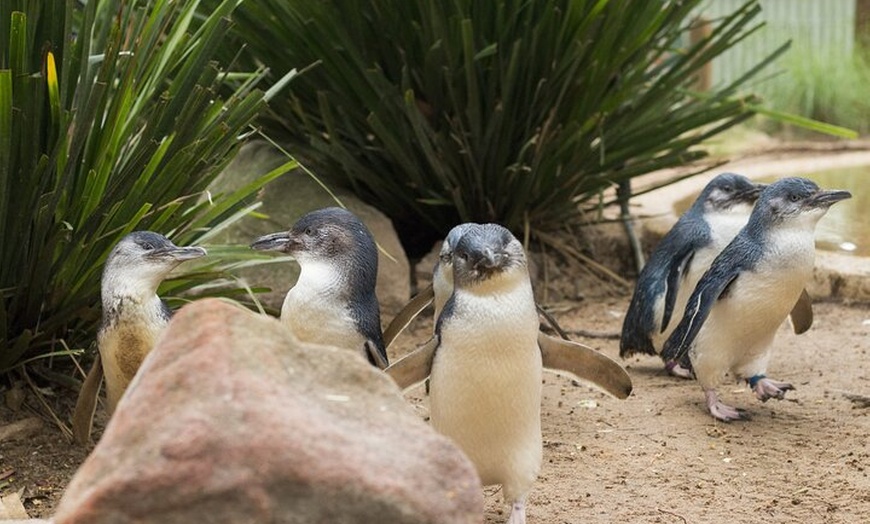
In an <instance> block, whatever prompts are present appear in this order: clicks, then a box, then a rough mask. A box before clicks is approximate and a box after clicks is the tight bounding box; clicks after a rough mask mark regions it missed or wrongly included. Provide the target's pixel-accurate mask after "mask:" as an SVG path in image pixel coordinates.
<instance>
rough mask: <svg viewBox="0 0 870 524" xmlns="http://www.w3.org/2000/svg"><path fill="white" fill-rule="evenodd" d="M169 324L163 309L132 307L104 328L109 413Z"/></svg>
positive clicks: (100, 343)
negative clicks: (152, 309) (164, 316)
mask: <svg viewBox="0 0 870 524" xmlns="http://www.w3.org/2000/svg"><path fill="white" fill-rule="evenodd" d="M166 324H167V321H166V319H165V318H163V315H162V312H161V311H160V310H159V308H158V309H156V310H154V311H151V310H150V309H148V310H146V309H138V308H130V307H128V308H126V309H125V311H124V312H123V313H122V314H121V316H120V317H119V318H118V319H116V320H115V321H114V322H113V323H112V324H111V325H110V326H106V327H104V328H103V329H101V330H100V332H99V334H98V335H97V345H98V347H99V350H100V360H101V361H102V366H103V376H104V377H105V379H106V398H107V401H108V407H107V408H108V411H109V413H112V412H114V410H115V406H117V404H118V401H119V400H120V399H121V396H122V395H123V394H124V391H125V390H126V389H127V386H128V385H129V384H130V381H131V380H133V377H134V376H135V375H136V372H137V371H138V370H139V367H140V366H141V365H142V361H143V360H144V359H145V357H146V356H147V355H148V353H149V352H150V351H151V349H152V348H153V347H154V343H155V342H156V341H157V337H159V336H160V333H161V332H162V331H163V328H165V327H166Z"/></svg>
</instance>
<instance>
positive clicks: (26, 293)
mask: <svg viewBox="0 0 870 524" xmlns="http://www.w3.org/2000/svg"><path fill="white" fill-rule="evenodd" d="M237 3H238V1H237V0H234V1H222V2H217V3H216V4H215V5H214V6H212V7H213V9H211V10H209V12H208V14H207V16H205V17H204V18H202V19H201V20H199V21H198V24H199V25H198V27H196V28H195V29H194V28H193V27H192V26H191V21H192V20H193V19H194V16H195V15H196V9H197V7H198V5H199V2H171V1H165V0H153V1H145V0H89V1H88V2H86V3H82V2H78V1H74V0H63V1H61V0H45V1H38V0H3V2H0V37H2V38H0V239H2V246H0V296H2V301H0V373H2V372H4V371H6V370H8V369H10V368H11V367H13V366H15V365H17V364H21V363H22V362H25V361H26V360H27V359H30V358H39V357H40V356H45V355H46V354H50V352H51V351H52V350H55V349H60V348H62V347H63V345H62V344H60V342H61V341H63V342H64V343H65V344H67V345H68V346H71V347H81V345H87V344H89V343H90V342H91V340H92V339H93V336H94V331H95V328H96V326H97V323H98V321H99V297H100V273H101V270H102V264H103V261H104V260H105V257H106V255H107V254H108V252H109V251H110V250H111V248H112V247H113V245H114V244H115V243H116V242H117V241H118V240H119V239H120V237H121V236H123V235H124V234H126V233H127V232H129V231H131V230H139V229H151V230H154V231H159V232H162V233H164V234H166V235H168V236H170V237H172V238H173V239H174V240H175V241H176V242H177V243H179V244H194V243H203V242H205V241H207V239H208V235H209V232H210V231H211V230H212V228H214V227H220V226H221V225H222V224H225V223H226V222H227V221H229V220H233V219H234V218H235V217H236V216H238V214H239V213H241V212H243V199H244V198H245V197H247V196H248V195H250V194H252V193H253V192H254V191H256V190H257V189H258V187H260V186H261V185H262V184H264V183H266V182H267V181H268V180H269V179H271V178H274V177H275V176H277V175H278V174H280V173H281V172H283V171H286V170H287V169H289V168H290V167H291V163H288V164H287V165H285V166H282V168H279V169H278V170H276V171H274V172H272V173H270V174H269V175H268V176H267V177H264V178H263V179H262V180H261V181H259V182H258V183H256V184H254V185H252V186H249V187H246V188H243V189H242V190H240V191H238V192H237V193H235V194H232V195H211V198H210V199H209V198H205V197H204V195H203V191H204V190H205V188H206V186H207V185H208V183H209V182H210V181H211V180H212V179H213V178H214V177H215V176H216V175H217V174H218V173H219V172H220V170H221V169H222V168H223V167H224V166H225V165H226V164H227V163H228V162H229V161H230V160H231V158H232V157H233V155H234V154H235V152H236V151H237V148H238V147H239V146H240V144H241V139H242V135H243V134H244V133H245V132H246V131H247V130H248V127H249V124H250V122H251V121H252V120H253V119H254V117H255V116H256V115H257V114H258V112H259V111H260V110H261V109H262V108H263V106H264V93H262V92H260V91H258V90H255V89H253V84H254V83H255V82H256V81H257V80H258V79H259V77H260V76H262V72H261V73H259V74H256V75H252V76H251V77H250V78H249V81H248V82H246V83H244V84H243V85H241V86H239V87H238V88H237V89H235V90H234V91H233V92H231V93H230V94H229V96H227V97H222V96H220V95H219V94H218V91H219V89H220V88H221V86H223V85H225V75H224V73H223V72H222V70H221V68H220V67H219V65H218V63H217V62H215V61H214V54H215V49H217V44H218V42H220V41H221V40H222V39H223V38H225V37H226V34H227V30H228V27H229V21H228V19H227V16H228V15H229V14H230V13H231V12H232V10H233V9H234V8H235V7H236V4H237ZM222 253H223V254H224V255H225V256H226V257H227V258H225V259H222V261H221V260H217V261H213V262H211V263H209V264H208V265H206V266H205V267H203V268H200V270H199V272H198V274H196V275H189V276H187V277H182V278H180V279H179V280H176V281H174V282H173V283H171V284H170V285H169V286H168V288H169V289H170V290H171V291H180V290H183V289H188V288H190V287H191V286H192V285H194V284H196V283H198V282H201V281H203V280H209V279H211V278H214V277H215V276H216V275H218V274H220V273H221V271H222V270H223V269H224V268H225V267H226V266H227V264H229V263H232V261H233V257H232V256H231V253H228V252H227V250H224V251H222ZM213 260H215V259H214V258H213ZM236 260H237V259H236Z"/></svg>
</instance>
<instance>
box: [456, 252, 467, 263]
mask: <svg viewBox="0 0 870 524" xmlns="http://www.w3.org/2000/svg"><path fill="white" fill-rule="evenodd" d="M456 256H457V257H459V259H460V260H462V261H463V262H467V261H468V253H464V252H463V253H457V254H456Z"/></svg>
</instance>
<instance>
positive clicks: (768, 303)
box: [692, 249, 814, 387]
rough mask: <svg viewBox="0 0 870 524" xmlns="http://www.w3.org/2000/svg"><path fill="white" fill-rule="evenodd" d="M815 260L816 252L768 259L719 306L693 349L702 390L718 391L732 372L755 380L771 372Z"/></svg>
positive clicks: (739, 280) (742, 279)
mask: <svg viewBox="0 0 870 524" xmlns="http://www.w3.org/2000/svg"><path fill="white" fill-rule="evenodd" d="M813 258H814V257H813V251H812V249H810V250H806V249H803V250H801V249H796V250H791V251H790V252H789V253H787V254H778V255H777V256H765V257H764V258H763V259H762V260H761V261H760V262H759V264H758V266H757V267H756V268H755V269H754V270H752V271H744V272H743V273H741V274H740V276H739V277H738V278H737V280H736V281H735V282H734V284H733V285H732V286H731V289H730V290H729V294H728V296H727V297H725V298H724V299H722V300H719V301H717V302H716V303H715V304H714V305H713V308H712V309H711V311H710V315H709V316H708V317H707V320H706V322H705V323H704V326H703V327H702V328H701V330H700V331H699V333H698V336H697V339H696V340H695V344H694V348H693V350H692V351H693V355H692V362H693V365H694V367H695V373H696V375H697V376H698V380H699V382H700V383H701V385H702V386H704V387H713V386H715V384H716V383H718V382H719V381H720V380H721V378H722V377H723V376H724V375H725V373H728V372H733V373H735V374H736V375H738V376H739V377H743V378H749V377H751V376H752V375H754V374H760V373H764V372H765V371H766V368H767V361H768V359H769V357H770V355H769V352H770V347H771V343H772V342H773V338H774V336H775V335H776V331H777V329H778V328H779V326H780V325H781V324H782V322H783V321H784V320H785V319H786V317H787V316H788V314H789V313H790V312H791V310H792V308H793V307H794V305H795V303H796V302H797V300H798V297H799V296H800V294H801V292H802V291H803V289H804V286H805V285H806V282H807V281H808V280H809V279H810V278H811V277H812V270H813Z"/></svg>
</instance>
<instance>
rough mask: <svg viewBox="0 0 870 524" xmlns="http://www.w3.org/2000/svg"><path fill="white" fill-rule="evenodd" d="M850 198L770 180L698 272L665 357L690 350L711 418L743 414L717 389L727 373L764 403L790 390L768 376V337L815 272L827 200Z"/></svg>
mask: <svg viewBox="0 0 870 524" xmlns="http://www.w3.org/2000/svg"><path fill="white" fill-rule="evenodd" d="M850 197H851V194H850V193H849V192H847V191H836V190H834V191H824V190H821V189H819V187H818V186H817V185H816V184H815V183H813V182H812V181H810V180H807V179H804V178H784V179H782V180H779V181H777V182H775V183H773V184H771V185H769V186H767V187H766V188H765V189H764V190H763V191H762V192H761V195H760V196H759V198H758V202H757V203H756V205H755V209H753V211H752V214H751V216H750V217H749V222H748V223H747V224H746V226H745V227H744V228H743V229H741V230H740V232H739V233H738V234H737V236H736V237H735V238H734V240H732V241H731V243H729V244H728V246H727V247H725V249H724V250H723V251H722V252H721V253H720V254H719V256H717V257H716V258H715V260H713V263H712V265H711V266H710V269H709V270H708V271H707V272H706V273H705V274H704V275H703V276H702V277H701V280H700V281H699V282H698V285H697V286H696V288H695V291H694V292H693V293H692V295H691V297H690V298H689V301H688V304H687V306H686V309H685V313H684V314H683V318H682V320H681V321H680V323H679V325H678V326H677V328H676V329H675V330H674V331H673V333H671V335H670V337H669V338H668V340H667V341H666V342H665V345H664V350H663V352H662V357H663V358H665V359H669V360H679V359H680V358H682V357H683V356H684V355H686V354H688V355H689V357H690V358H691V361H692V367H693V369H694V372H695V376H696V377H697V379H698V382H699V383H700V384H701V387H702V388H703V390H704V394H705V397H706V403H707V409H708V410H709V411H710V414H711V415H713V416H714V417H715V418H717V419H719V420H723V421H730V420H737V419H743V418H746V414H745V412H744V411H743V410H740V409H737V408H734V407H732V406H728V405H726V404H724V403H722V402H721V401H720V400H719V397H718V394H717V393H716V389H715V388H716V386H717V385H718V384H719V382H720V381H721V380H722V378H723V377H724V375H725V374H726V373H731V374H733V375H734V376H735V377H736V378H737V379H738V380H740V379H742V380H746V382H747V383H748V384H749V386H750V387H751V388H752V390H753V391H754V392H755V395H756V397H757V398H758V399H759V400H761V401H762V402H764V401H767V400H768V399H770V398H778V399H781V398H783V397H784V395H785V392H786V391H788V390H790V389H794V387H793V386H792V385H791V384H788V383H785V382H778V381H775V380H772V379H769V378H767V377H766V373H767V364H768V361H769V360H770V355H771V343H772V342H773V338H774V336H775V334H776V330H777V328H778V327H779V325H780V324H781V323H782V321H783V320H785V318H786V316H788V314H789V311H791V310H792V308H793V307H794V306H795V303H796V302H797V301H798V299H799V298H800V296H801V293H802V290H803V289H804V286H805V285H806V283H807V281H808V280H809V279H810V278H812V273H813V264H814V260H815V239H814V236H815V228H816V224H817V223H818V221H819V219H820V218H821V217H822V216H824V214H825V213H826V212H827V211H828V208H829V207H830V206H831V205H833V204H834V203H836V202H839V201H841V200H844V199H847V198H850Z"/></svg>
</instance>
